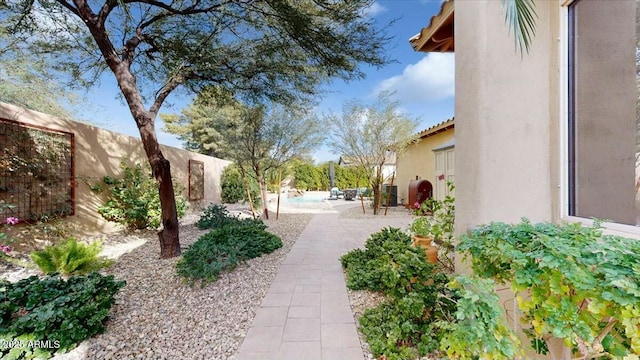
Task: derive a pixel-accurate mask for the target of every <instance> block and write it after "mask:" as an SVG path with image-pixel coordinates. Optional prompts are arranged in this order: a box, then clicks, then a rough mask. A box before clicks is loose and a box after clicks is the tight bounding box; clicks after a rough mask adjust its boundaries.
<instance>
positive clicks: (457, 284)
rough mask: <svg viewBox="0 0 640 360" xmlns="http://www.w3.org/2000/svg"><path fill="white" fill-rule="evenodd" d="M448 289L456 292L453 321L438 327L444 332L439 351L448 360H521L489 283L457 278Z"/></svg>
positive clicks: (514, 339)
mask: <svg viewBox="0 0 640 360" xmlns="http://www.w3.org/2000/svg"><path fill="white" fill-rule="evenodd" d="M449 287H450V288H452V289H456V290H459V291H458V294H459V298H458V299H457V302H458V304H457V310H456V313H455V319H456V320H455V321H441V322H439V324H438V325H439V326H440V327H441V328H442V329H443V330H444V331H443V337H442V339H441V340H440V349H441V350H442V352H443V353H445V354H446V355H447V356H448V358H450V359H495V360H511V359H521V358H522V356H523V355H524V353H523V351H522V349H521V347H520V341H519V340H518V337H517V336H516V334H515V333H514V332H513V331H512V330H511V329H510V328H509V326H508V325H507V324H506V322H505V319H504V316H503V311H502V308H501V307H500V303H499V298H498V295H497V294H496V293H495V292H494V288H495V283H494V282H493V281H492V280H487V279H479V278H477V277H466V276H462V275H461V276H458V277H456V278H455V279H454V280H452V281H451V283H450V284H449ZM488 355H490V357H489V356H488Z"/></svg>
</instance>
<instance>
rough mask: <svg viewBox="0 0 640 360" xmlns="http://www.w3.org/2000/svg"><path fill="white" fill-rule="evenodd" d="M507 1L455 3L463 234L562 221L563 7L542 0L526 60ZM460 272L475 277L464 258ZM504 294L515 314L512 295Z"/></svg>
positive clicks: (459, 227)
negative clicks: (494, 225)
mask: <svg viewBox="0 0 640 360" xmlns="http://www.w3.org/2000/svg"><path fill="white" fill-rule="evenodd" d="M501 4H502V3H501V2H500V1H492V0H487V1H485V0H478V1H456V2H455V22H456V26H455V39H456V65H455V66H456V100H455V101H456V103H455V116H456V164H455V168H456V175H457V178H456V194H455V196H456V197H455V201H456V202H455V206H456V224H455V232H456V235H457V236H459V235H461V234H463V233H465V232H467V231H468V230H470V229H472V228H474V227H476V226H478V225H480V224H486V223H489V222H492V221H502V222H507V223H517V222H520V220H521V218H522V217H527V218H528V219H530V220H531V221H532V222H543V221H557V220H559V219H560V213H559V206H560V205H559V201H560V187H559V186H560V182H561V173H560V162H561V158H560V148H559V140H560V138H559V136H560V125H559V118H560V111H561V109H560V95H561V94H560V91H561V88H560V75H559V74H560V53H559V43H558V39H559V37H560V11H559V9H560V7H559V2H558V1H536V12H537V15H538V17H537V19H536V33H535V37H534V39H533V43H532V46H531V48H530V50H529V53H526V52H525V53H524V54H523V55H521V54H520V53H519V51H516V50H515V47H514V39H513V35H509V29H508V27H507V25H506V24H505V21H504V11H503V9H502V5H501ZM456 271H457V272H460V273H470V272H471V270H470V268H469V266H468V264H466V263H464V262H463V261H462V260H461V259H460V257H457V258H456ZM496 290H497V293H498V295H499V296H500V299H501V300H500V301H501V303H502V304H504V305H505V309H509V310H508V312H511V311H512V310H513V311H515V309H512V308H513V307H514V306H515V301H514V295H513V293H512V292H511V290H510V289H509V288H508V287H498V288H497V289H496ZM509 320H510V321H513V327H514V329H516V330H518V328H519V324H518V320H517V319H509ZM520 335H521V340H522V341H525V342H524V343H527V342H526V341H527V340H526V336H525V335H524V334H522V333H520ZM552 347H553V348H554V349H552V350H555V351H557V348H556V346H555V345H552ZM528 356H531V358H541V357H540V355H536V354H528Z"/></svg>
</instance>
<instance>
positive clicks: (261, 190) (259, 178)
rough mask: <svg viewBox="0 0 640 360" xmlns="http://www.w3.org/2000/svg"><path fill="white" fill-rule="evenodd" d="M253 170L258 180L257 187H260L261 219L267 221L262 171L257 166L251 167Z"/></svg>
mask: <svg viewBox="0 0 640 360" xmlns="http://www.w3.org/2000/svg"><path fill="white" fill-rule="evenodd" d="M253 170H254V171H255V173H256V178H257V179H258V185H259V186H260V197H261V198H262V216H263V219H266V220H269V210H268V209H267V185H266V183H265V181H264V177H263V176H262V171H261V169H260V165H259V164H255V165H254V166H253Z"/></svg>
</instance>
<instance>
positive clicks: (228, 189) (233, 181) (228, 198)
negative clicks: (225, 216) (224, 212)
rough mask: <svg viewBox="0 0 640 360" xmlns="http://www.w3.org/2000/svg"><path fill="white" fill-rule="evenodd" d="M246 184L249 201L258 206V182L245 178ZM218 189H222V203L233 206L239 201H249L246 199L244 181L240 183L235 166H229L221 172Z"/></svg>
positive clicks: (259, 200)
mask: <svg viewBox="0 0 640 360" xmlns="http://www.w3.org/2000/svg"><path fill="white" fill-rule="evenodd" d="M247 182H248V183H249V192H250V194H251V200H253V203H254V204H255V205H260V203H261V198H260V187H259V185H258V182H257V181H256V180H255V179H253V178H251V177H247ZM220 187H221V188H222V193H221V197H222V202H224V203H227V204H234V203H237V202H239V201H242V202H247V201H249V199H247V190H246V189H245V186H244V181H242V174H240V170H239V169H238V166H237V165H235V164H233V165H229V166H227V167H226V168H224V170H222V175H221V177H220Z"/></svg>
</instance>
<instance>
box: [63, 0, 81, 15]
mask: <svg viewBox="0 0 640 360" xmlns="http://www.w3.org/2000/svg"><path fill="white" fill-rule="evenodd" d="M57 1H58V4H60V5H62V6H64V7H65V8H66V9H67V10H69V11H71V12H72V13H73V14H74V15H76V16H78V17H80V18H82V16H81V15H80V12H79V11H78V9H76V8H74V7H73V5H71V4H70V3H68V2H66V1H65V0H57Z"/></svg>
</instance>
